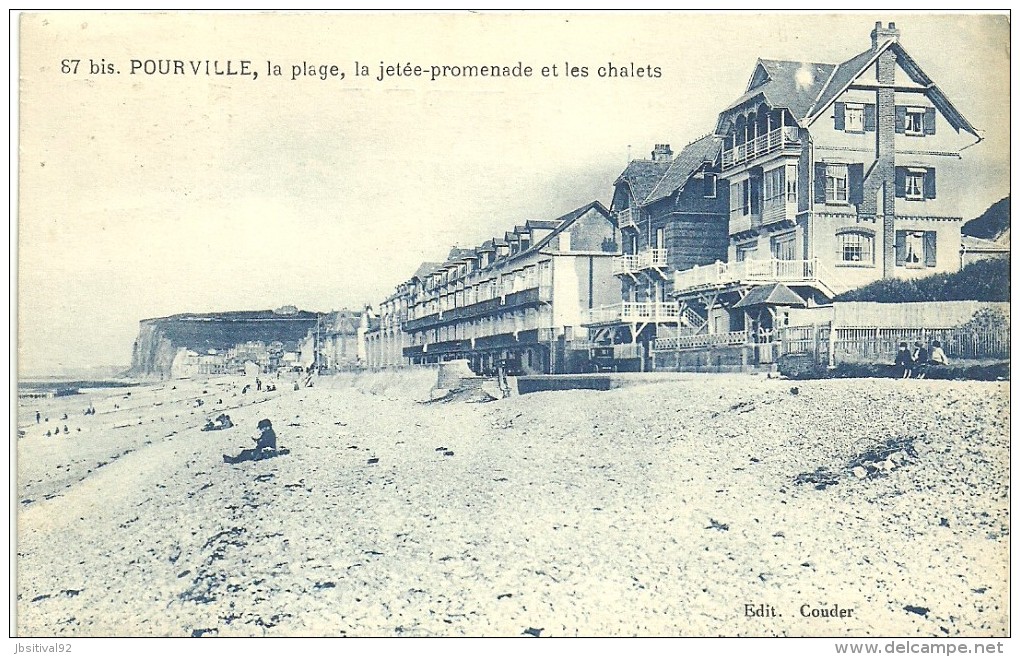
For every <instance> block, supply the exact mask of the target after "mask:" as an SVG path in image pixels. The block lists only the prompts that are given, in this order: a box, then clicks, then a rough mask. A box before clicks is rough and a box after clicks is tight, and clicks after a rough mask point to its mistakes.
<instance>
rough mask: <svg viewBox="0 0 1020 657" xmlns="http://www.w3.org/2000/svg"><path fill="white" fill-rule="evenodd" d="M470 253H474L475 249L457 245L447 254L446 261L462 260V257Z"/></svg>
mask: <svg viewBox="0 0 1020 657" xmlns="http://www.w3.org/2000/svg"><path fill="white" fill-rule="evenodd" d="M469 253H470V254H473V253H474V249H462V248H460V247H457V246H455V247H453V248H452V249H450V254H449V255H448V256H446V262H447V263H449V262H453V261H455V260H460V259H461V258H464V257H466V256H467V255H468V254H469Z"/></svg>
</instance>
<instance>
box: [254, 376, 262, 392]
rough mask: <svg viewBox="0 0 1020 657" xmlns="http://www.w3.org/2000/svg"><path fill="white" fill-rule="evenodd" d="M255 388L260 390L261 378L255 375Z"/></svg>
mask: <svg viewBox="0 0 1020 657" xmlns="http://www.w3.org/2000/svg"><path fill="white" fill-rule="evenodd" d="M255 390H257V391H258V392H262V379H260V378H258V377H255Z"/></svg>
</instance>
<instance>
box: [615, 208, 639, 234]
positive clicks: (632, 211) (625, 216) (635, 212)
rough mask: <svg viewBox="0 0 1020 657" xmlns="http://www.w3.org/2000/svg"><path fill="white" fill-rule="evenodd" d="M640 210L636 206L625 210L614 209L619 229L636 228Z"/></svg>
mask: <svg viewBox="0 0 1020 657" xmlns="http://www.w3.org/2000/svg"><path fill="white" fill-rule="evenodd" d="M640 212H641V211H640V210H639V209H637V208H627V209H625V210H617V211H616V223H617V225H618V226H619V227H620V230H623V229H624V228H633V229H634V230H637V221H638V219H639V218H640V217H639V214H640Z"/></svg>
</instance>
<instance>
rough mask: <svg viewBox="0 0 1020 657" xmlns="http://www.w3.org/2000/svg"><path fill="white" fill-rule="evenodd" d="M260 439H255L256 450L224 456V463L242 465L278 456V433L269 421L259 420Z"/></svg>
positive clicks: (244, 450)
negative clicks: (245, 462)
mask: <svg viewBox="0 0 1020 657" xmlns="http://www.w3.org/2000/svg"><path fill="white" fill-rule="evenodd" d="M258 429H259V432H260V433H259V437H258V438H256V439H255V449H243V450H241V453H240V454H238V455H237V456H229V455H227V454H224V455H223V462H224V463H241V462H243V461H260V460H262V459H266V458H269V457H271V456H275V455H276V432H275V431H273V423H272V422H270V421H269V420H268V419H265V420H259V424H258Z"/></svg>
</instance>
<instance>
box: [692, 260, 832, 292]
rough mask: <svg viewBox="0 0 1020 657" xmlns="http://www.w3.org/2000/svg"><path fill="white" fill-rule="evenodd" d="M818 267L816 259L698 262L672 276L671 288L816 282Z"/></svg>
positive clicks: (819, 269)
mask: <svg viewBox="0 0 1020 657" xmlns="http://www.w3.org/2000/svg"><path fill="white" fill-rule="evenodd" d="M820 273H821V267H819V264H818V259H817V258H811V259H810V260H774V259H769V260H742V261H740V262H715V263H712V264H711V265H701V266H698V267H693V268H691V269H685V270H684V271H678V272H676V273H675V274H674V276H673V290H674V291H676V292H680V291H682V290H689V289H693V288H698V287H706V286H713V285H725V284H727V283H742V282H748V283H804V282H817V281H818V280H819V278H820V276H819V275H820Z"/></svg>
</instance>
